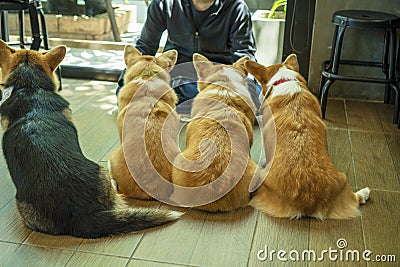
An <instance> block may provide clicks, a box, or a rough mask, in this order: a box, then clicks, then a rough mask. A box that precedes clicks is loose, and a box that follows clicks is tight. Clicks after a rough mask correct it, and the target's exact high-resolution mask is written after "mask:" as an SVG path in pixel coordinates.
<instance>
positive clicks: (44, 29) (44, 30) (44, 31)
mask: <svg viewBox="0 0 400 267" xmlns="http://www.w3.org/2000/svg"><path fill="white" fill-rule="evenodd" d="M37 9H38V10H39V16H40V25H41V27H42V36H43V47H44V49H45V50H49V41H48V39H47V27H46V20H45V16H44V11H43V8H42V4H41V3H40V0H38V1H37Z"/></svg>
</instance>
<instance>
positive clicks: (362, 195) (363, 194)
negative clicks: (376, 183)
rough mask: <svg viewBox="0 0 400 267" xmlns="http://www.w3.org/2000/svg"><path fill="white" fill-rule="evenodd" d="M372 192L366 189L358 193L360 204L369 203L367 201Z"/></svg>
mask: <svg viewBox="0 0 400 267" xmlns="http://www.w3.org/2000/svg"><path fill="white" fill-rule="evenodd" d="M370 192H371V190H370V189H369V188H368V187H365V188H363V189H361V190H358V191H357V193H356V194H357V196H358V200H359V202H360V204H365V203H366V202H367V200H368V199H369V194H370Z"/></svg>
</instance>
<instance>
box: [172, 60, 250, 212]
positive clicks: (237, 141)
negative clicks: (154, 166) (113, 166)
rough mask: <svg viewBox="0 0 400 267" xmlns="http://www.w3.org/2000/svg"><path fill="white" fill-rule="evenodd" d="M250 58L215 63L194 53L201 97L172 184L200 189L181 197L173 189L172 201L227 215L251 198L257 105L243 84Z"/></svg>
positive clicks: (198, 97) (199, 96) (177, 160)
mask: <svg viewBox="0 0 400 267" xmlns="http://www.w3.org/2000/svg"><path fill="white" fill-rule="evenodd" d="M247 59H248V57H244V58H242V59H240V60H238V61H237V62H236V63H235V64H233V65H223V64H217V65H214V64H213V63H212V62H210V61H209V60H208V59H207V58H205V57H204V56H202V55H200V54H194V55H193V63H194V67H195V69H196V72H197V75H198V76H199V82H198V89H199V94H198V95H197V96H196V97H195V99H194V101H193V105H192V113H191V116H192V120H191V121H190V122H189V124H188V126H187V130H186V148H185V150H184V151H183V152H182V153H181V154H180V155H179V156H177V157H176V159H175V162H174V167H173V170H172V182H173V183H174V184H176V185H179V186H184V187H197V188H195V189H194V190H193V192H192V193H191V194H184V193H182V194H180V193H177V192H178V190H177V189H176V188H175V191H174V195H173V196H174V197H173V198H172V199H173V200H174V201H176V202H177V203H182V202H184V203H188V202H190V203H193V204H194V203H197V204H198V203H203V204H204V205H198V206H197V207H195V208H196V209H200V210H204V211H210V212H226V211H231V210H234V209H237V208H240V207H243V206H246V205H247V204H248V202H249V200H250V193H249V184H250V181H251V180H252V178H253V176H254V174H255V171H256V168H257V164H256V163H254V162H253V161H252V160H251V158H250V147H251V144H252V142H253V121H254V116H255V106H254V104H253V102H252V101H251V97H250V94H249V91H248V87H247V84H246V82H245V77H246V75H247V72H246V71H245V69H244V62H245V60H247ZM207 186H209V187H208V188H209V189H210V190H209V191H207V190H206V189H205V188H207ZM202 189H204V191H202ZM193 206H195V205H193Z"/></svg>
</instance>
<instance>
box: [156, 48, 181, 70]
mask: <svg viewBox="0 0 400 267" xmlns="http://www.w3.org/2000/svg"><path fill="white" fill-rule="evenodd" d="M177 59H178V51H176V50H169V51H166V52H164V53H162V54H161V55H160V56H159V57H157V60H158V61H159V62H160V65H161V66H162V67H163V68H164V69H167V68H171V67H173V66H174V65H175V63H176V60H177Z"/></svg>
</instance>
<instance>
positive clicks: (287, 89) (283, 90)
mask: <svg viewBox="0 0 400 267" xmlns="http://www.w3.org/2000/svg"><path fill="white" fill-rule="evenodd" d="M300 92H301V87H300V85H299V84H298V83H297V81H287V82H284V83H282V84H279V85H277V86H274V88H273V89H272V93H271V99H272V98H274V97H276V96H279V95H291V96H292V95H294V94H296V93H300Z"/></svg>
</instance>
